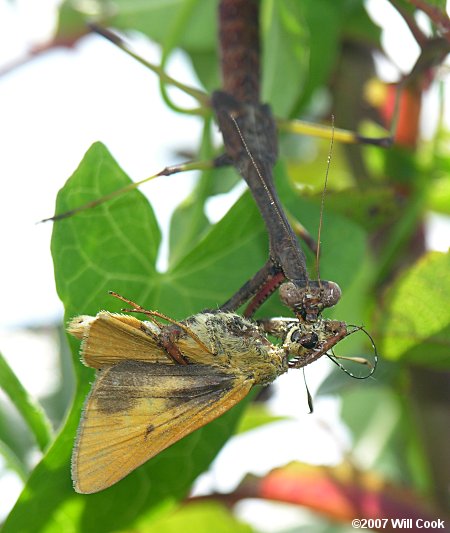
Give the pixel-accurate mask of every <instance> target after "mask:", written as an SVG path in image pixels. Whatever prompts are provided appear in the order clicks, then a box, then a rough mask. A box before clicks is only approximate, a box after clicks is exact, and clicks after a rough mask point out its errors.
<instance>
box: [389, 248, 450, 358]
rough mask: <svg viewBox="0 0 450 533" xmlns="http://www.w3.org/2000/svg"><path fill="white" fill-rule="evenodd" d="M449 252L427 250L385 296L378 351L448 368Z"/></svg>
mask: <svg viewBox="0 0 450 533" xmlns="http://www.w3.org/2000/svg"><path fill="white" fill-rule="evenodd" d="M449 271H450V253H446V254H445V253H439V252H430V253H428V254H426V255H425V256H423V257H422V258H421V259H420V260H419V261H418V262H417V263H416V264H415V265H413V266H412V267H411V268H410V269H409V270H407V271H406V272H404V273H403V274H402V275H401V276H400V277H399V278H398V279H397V280H396V281H395V283H394V284H393V285H392V286H391V287H390V288H389V290H388V291H387V293H386V295H385V301H386V307H385V309H384V312H383V316H382V320H381V332H382V334H383V344H382V346H381V353H382V354H383V356H384V357H387V358H388V359H391V360H393V361H397V360H402V361H405V362H408V363H415V364H420V365H424V366H428V367H434V368H446V369H448V368H450V306H449V301H450V279H449V276H448V273H449Z"/></svg>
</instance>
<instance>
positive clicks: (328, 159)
mask: <svg viewBox="0 0 450 533" xmlns="http://www.w3.org/2000/svg"><path fill="white" fill-rule="evenodd" d="M333 144H334V115H331V140H330V148H329V150H328V157H327V170H326V172H325V183H324V185H323V189H322V199H321V201H320V218H319V229H318V231H317V250H316V273H317V281H318V282H319V286H320V239H321V236H322V221H323V211H324V207H325V195H326V192H327V186H328V174H329V172H330V164H331V157H332V155H333Z"/></svg>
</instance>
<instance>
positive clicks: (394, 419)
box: [341, 384, 416, 483]
mask: <svg viewBox="0 0 450 533" xmlns="http://www.w3.org/2000/svg"><path fill="white" fill-rule="evenodd" d="M341 398H342V408H341V417H342V420H343V422H344V423H345V424H346V425H347V427H348V428H349V430H350V431H351V434H352V444H351V454H352V458H353V460H354V461H356V463H357V464H360V465H363V467H364V469H365V470H367V471H370V470H373V469H377V470H378V471H379V472H382V473H383V475H384V476H386V477H387V478H388V479H390V480H393V481H396V482H403V483H408V482H410V481H411V480H410V479H409V478H408V474H407V472H408V470H409V469H408V468H407V463H408V461H409V458H410V457H411V455H413V454H414V450H413V448H414V446H415V445H416V443H415V442H413V441H414V435H413V434H414V431H415V429H414V423H413V422H412V420H411V417H410V413H409V412H408V408H407V405H406V404H404V403H403V402H402V400H401V397H400V396H399V395H398V394H396V393H395V392H394V391H393V390H392V389H390V388H388V387H385V386H382V385H381V384H379V385H378V386H376V387H364V386H358V387H356V386H355V387H353V388H352V389H349V390H347V391H345V393H344V394H342V396H341Z"/></svg>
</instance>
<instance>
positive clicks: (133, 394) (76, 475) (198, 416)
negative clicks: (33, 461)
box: [72, 361, 253, 493]
mask: <svg viewBox="0 0 450 533" xmlns="http://www.w3.org/2000/svg"><path fill="white" fill-rule="evenodd" d="M252 385H253V380H251V379H245V378H243V377H236V376H234V375H233V374H229V373H226V372H223V371H220V370H219V369H217V368H215V367H213V366H207V365H185V366H183V365H172V364H158V363H144V362H139V361H123V362H121V363H119V364H117V365H115V366H113V367H111V368H107V369H105V370H103V371H101V373H100V375H99V377H98V378H97V380H96V382H95V383H94V386H93V388H92V391H91V393H90V395H89V397H88V398H87V401H86V405H85V408H84V415H83V417H82V422H81V423H80V427H79V430H78V436H77V441H76V444H75V448H74V453H73V457H72V476H73V480H74V485H75V489H76V490H77V491H78V492H81V493H92V492H97V491H99V490H102V489H105V488H107V487H109V486H111V485H112V484H114V483H116V482H117V481H119V480H120V479H122V478H123V477H124V476H126V475H127V474H129V473H130V472H131V471H132V470H134V469H135V468H137V467H138V466H139V465H141V464H142V463H144V462H145V461H147V460H148V459H150V458H151V457H153V456H154V455H156V454H157V453H159V452H161V451H162V450H164V449H165V448H167V447H168V446H170V445H171V444H173V443H175V442H177V441H178V440H180V439H181V438H182V437H184V436H186V435H188V434H189V433H191V432H192V431H194V430H196V429H198V428H199V427H201V426H204V425H205V424H207V423H208V422H210V421H211V420H214V419H215V418H217V417H218V416H220V415H221V414H223V413H224V412H225V411H227V410H228V409H230V408H231V407H232V406H233V405H235V404H236V403H238V402H239V401H240V400H241V399H242V398H243V397H244V396H246V395H247V393H248V392H249V390H250V389H251V387H252Z"/></svg>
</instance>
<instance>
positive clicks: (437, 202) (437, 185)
mask: <svg viewBox="0 0 450 533" xmlns="http://www.w3.org/2000/svg"><path fill="white" fill-rule="evenodd" d="M427 204H428V206H429V208H430V209H432V210H433V211H437V212H438V213H442V214H443V215H450V176H449V175H446V176H444V177H442V178H440V179H437V180H435V181H434V183H433V187H430V189H429V192H428V201H427Z"/></svg>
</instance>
